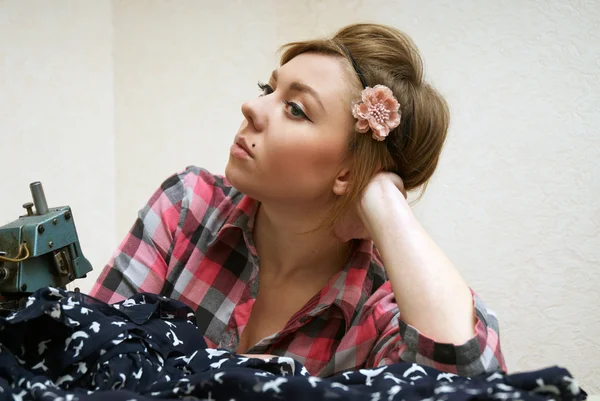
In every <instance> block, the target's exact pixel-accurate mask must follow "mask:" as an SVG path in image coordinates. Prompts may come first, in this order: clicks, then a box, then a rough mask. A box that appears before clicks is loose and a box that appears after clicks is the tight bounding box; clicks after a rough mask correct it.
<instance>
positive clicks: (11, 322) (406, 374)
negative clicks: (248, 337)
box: [0, 288, 586, 401]
mask: <svg viewBox="0 0 600 401" xmlns="http://www.w3.org/2000/svg"><path fill="white" fill-rule="evenodd" d="M585 396H586V393H585V392H584V391H582V390H581V389H580V388H579V386H578V385H577V383H576V381H575V380H574V379H573V377H571V375H570V374H569V372H568V371H566V370H565V369H562V368H558V367H553V368H548V369H544V370H540V371H537V372H530V373H521V374H515V375H505V374H501V373H498V372H496V373H489V374H486V375H484V376H480V377H477V378H472V379H469V378H464V377H460V376H456V375H454V374H451V373H443V372H441V371H439V370H436V369H433V368H429V367H424V366H421V365H418V364H414V363H398V364H394V365H390V366H383V367H380V368H374V369H360V370H358V371H355V372H344V373H342V374H340V375H337V376H335V377H332V378H329V379H321V378H319V377H315V376H310V375H309V374H308V371H307V370H306V369H305V368H304V367H303V366H302V365H301V364H299V363H298V362H295V361H294V360H293V359H291V358H287V357H274V358H271V359H268V360H261V359H256V358H245V357H240V356H238V355H235V354H232V353H230V352H229V351H227V350H223V349H211V348H206V344H205V343H204V341H203V336H202V334H201V333H200V331H199V330H198V328H197V326H196V324H195V316H194V313H193V311H192V310H191V309H190V308H189V307H187V306H186V305H184V304H183V303H181V302H179V301H175V300H170V299H167V298H164V297H161V296H157V295H153V294H137V295H134V296H133V297H131V298H129V299H127V300H125V301H123V302H120V303H117V304H115V305H107V304H105V303H103V302H100V301H98V300H96V299H93V298H91V297H89V296H86V295H84V294H81V293H73V292H67V291H64V290H60V289H55V288H43V289H41V290H38V291H37V292H36V293H35V294H33V295H32V296H31V297H29V299H28V302H27V306H26V308H25V309H23V310H21V311H18V312H15V313H13V314H11V315H10V316H8V317H6V318H4V317H0V401H4V400H11V401H12V400H19V401H20V400H63V401H64V400H69V401H85V400H99V399H110V400H123V401H125V400H138V401H141V400H148V401H150V400H157V399H173V398H180V399H185V400H213V401H216V400H240V399H243V400H271V399H277V400H281V399H285V400H294V399H307V398H310V399H311V400H326V399H327V400H330V399H344V400H390V401H391V400H406V401H412V400H428V401H433V400H440V401H460V400H517V399H518V400H547V399H559V400H563V401H579V400H582V399H584V398H585Z"/></svg>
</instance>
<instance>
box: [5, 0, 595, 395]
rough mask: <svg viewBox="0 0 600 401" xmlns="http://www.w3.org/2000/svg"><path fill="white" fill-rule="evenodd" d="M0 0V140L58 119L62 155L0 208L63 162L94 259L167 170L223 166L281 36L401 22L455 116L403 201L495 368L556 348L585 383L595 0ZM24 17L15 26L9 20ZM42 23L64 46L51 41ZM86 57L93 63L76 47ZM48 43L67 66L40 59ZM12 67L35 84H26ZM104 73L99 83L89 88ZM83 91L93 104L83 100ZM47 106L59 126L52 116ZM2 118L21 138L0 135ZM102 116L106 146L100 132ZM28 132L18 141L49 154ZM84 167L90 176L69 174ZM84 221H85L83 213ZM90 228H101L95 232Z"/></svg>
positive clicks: (591, 294)
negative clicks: (493, 348)
mask: <svg viewBox="0 0 600 401" xmlns="http://www.w3.org/2000/svg"><path fill="white" fill-rule="evenodd" d="M250 3H251V4H250ZM0 4H4V8H5V9H6V8H7V6H9V7H8V8H9V9H10V10H11V11H10V13H9V16H11V17H10V18H9V19H10V20H11V21H8V22H6V20H7V18H6V17H5V16H4V15H1V14H0V43H1V44H2V47H1V48H0V50H2V57H4V58H6V57H5V56H4V53H5V52H4V49H5V48H7V49H9V52H8V54H13V56H12V57H19V60H20V61H18V63H17V64H16V66H15V67H12V69H11V70H10V71H9V75H8V76H9V77H11V79H10V81H11V82H12V81H15V82H17V83H18V84H15V83H14V82H13V83H11V84H10V85H13V86H12V87H11V88H12V89H10V90H9V91H8V97H7V95H6V94H5V91H0V102H6V103H7V104H8V107H9V108H8V110H9V112H8V113H6V116H7V117H6V118H4V117H3V118H2V119H0V129H1V131H0V134H1V135H2V140H3V141H4V138H5V136H6V135H7V133H8V135H12V136H8V143H9V144H10V145H11V146H13V147H15V148H16V149H18V150H19V152H21V154H25V152H28V151H29V149H30V148H29V147H28V146H27V144H28V143H29V142H30V141H31V140H32V138H36V140H37V141H38V142H39V141H43V140H46V139H45V138H46V137H45V136H44V134H45V133H46V132H48V130H49V129H53V131H51V132H53V133H54V137H55V136H56V135H58V134H57V133H58V132H69V133H71V134H70V135H71V136H69V137H68V142H67V143H68V145H66V146H69V149H70V150H71V153H69V154H67V155H65V156H61V157H60V158H57V159H58V160H54V159H53V160H52V163H48V164H46V163H44V164H42V163H40V164H37V165H36V166H37V167H35V168H33V167H32V169H31V170H23V171H18V170H15V172H14V174H11V175H10V177H8V183H9V184H10V185H2V188H10V189H11V193H16V194H17V195H18V196H16V195H13V194H11V196H10V197H8V196H5V195H4V193H5V192H4V190H3V191H2V194H3V195H2V196H0V202H2V203H1V204H0V205H1V206H2V209H0V218H3V219H4V220H8V219H9V218H12V217H13V215H15V212H10V213H9V212H8V206H11V207H13V208H14V207H16V210H18V206H19V205H20V202H22V198H24V197H25V198H26V197H27V194H26V189H27V188H26V185H27V183H28V182H29V180H30V176H31V175H35V177H36V179H37V177H38V176H39V175H41V174H45V175H44V176H43V177H42V179H46V178H44V177H48V179H47V181H48V180H50V178H51V177H52V176H53V175H57V174H54V173H52V171H54V172H57V173H58V172H60V173H61V178H64V174H72V176H71V180H70V181H69V183H70V184H72V185H71V186H70V187H69V189H70V190H72V188H75V183H76V184H77V185H78V186H79V187H78V188H79V189H80V190H78V191H76V192H75V191H72V192H69V193H68V196H67V193H62V192H61V191H62V187H61V189H55V190H56V191H57V192H58V193H57V194H55V195H53V199H56V200H57V201H58V199H61V201H62V203H69V204H71V205H73V206H74V207H75V205H76V202H78V203H77V208H76V212H77V213H78V214H77V216H78V226H80V227H81V228H80V230H83V231H84V232H87V234H86V235H89V237H88V238H89V241H87V242H86V243H84V251H85V252H86V253H87V254H95V255H102V256H104V258H103V259H102V262H104V261H105V260H106V259H108V257H109V255H110V253H111V252H112V251H113V249H112V248H113V247H114V245H113V244H114V243H115V242H116V241H118V240H120V239H121V238H122V236H123V235H124V234H125V232H126V230H127V229H128V228H129V226H130V225H131V223H132V222H133V220H134V219H135V214H136V212H137V209H138V208H140V207H141V206H142V205H143V203H144V202H145V200H146V199H147V197H148V196H149V195H150V194H151V192H152V191H153V190H154V189H155V188H156V187H157V185H158V184H159V183H160V181H161V180H162V179H163V178H165V177H166V176H167V175H168V174H170V173H172V172H174V171H176V170H178V169H180V168H182V167H184V166H185V165H187V164H197V165H201V166H204V167H207V168H209V169H211V170H213V171H214V172H218V173H220V172H222V171H223V169H224V166H225V162H226V160H227V150H228V147H229V144H230V143H231V140H232V138H233V136H234V134H235V132H236V130H237V127H238V125H239V123H240V122H241V118H242V116H241V112H240V104H241V102H242V101H243V100H244V99H246V98H248V97H250V96H255V95H256V94H257V90H256V81H257V80H265V79H267V77H268V75H269V74H270V72H271V70H272V69H273V68H275V66H276V65H275V60H276V58H275V50H276V49H277V46H279V45H280V44H282V43H285V42H286V41H289V40H295V39H302V38H307V37H312V36H314V35H319V34H325V33H330V32H331V31H333V30H334V29H336V28H338V27H340V26H342V25H343V24H346V23H350V22H355V21H359V20H360V21H365V20H366V21H376V22H382V23H389V24H392V25H394V26H396V27H399V28H400V29H403V30H405V31H406V32H407V33H409V34H410V35H411V36H412V37H413V38H414V40H415V41H416V43H417V44H418V46H419V47H420V49H421V51H422V53H423V56H424V58H425V62H426V70H427V72H428V75H429V78H430V79H431V80H432V81H433V82H434V84H435V85H436V86H437V87H438V88H440V90H441V91H442V93H443V94H444V95H445V96H446V98H447V99H448V101H449V103H450V104H451V108H452V117H453V118H452V127H451V132H450V137H449V140H448V145H447V148H446V150H445V152H444V156H443V159H442V161H441V164H440V168H439V170H438V173H437V175H436V177H435V179H434V180H433V182H432V185H431V186H430V188H429V190H428V193H427V194H426V196H425V197H424V198H423V200H422V201H421V203H420V204H418V205H417V206H416V207H415V210H416V213H417V214H418V216H419V218H420V220H421V221H422V222H423V224H424V225H425V226H426V228H427V229H428V231H429V232H430V234H431V235H432V236H433V237H434V238H435V239H436V240H437V242H438V243H439V244H440V246H441V247H442V248H443V249H444V250H445V251H446V252H447V254H448V255H449V256H450V258H451V259H452V260H453V261H454V262H455V263H456V264H457V266H458V267H459V268H460V270H461V271H462V272H463V274H464V276H465V277H466V278H467V280H468V282H469V283H470V284H471V285H472V286H473V287H474V288H475V289H476V290H477V291H478V292H479V293H480V294H481V295H482V297H483V298H484V299H485V300H486V301H487V303H488V304H489V305H490V306H491V307H492V308H493V309H494V310H496V312H497V313H498V315H499V318H500V322H501V330H502V341H503V346H504V351H505V355H506V358H507V362H508V365H509V368H510V370H511V371H517V370H525V369H537V368H541V367H544V366H547V365H554V364H559V365H562V366H565V367H567V368H568V369H569V370H571V371H572V373H574V375H575V376H576V377H577V378H578V379H579V380H580V381H581V382H582V383H583V385H584V387H585V388H586V389H587V390H588V391H590V392H591V393H596V394H600V384H599V382H600V380H599V379H598V378H599V377H600V338H598V333H600V292H599V291H598V288H599V287H600V232H599V231H600V205H599V203H598V201H597V200H596V199H594V196H595V197H596V198H597V197H598V196H599V195H600V179H599V178H598V177H600V162H599V161H598V160H599V158H600V135H599V132H598V130H599V128H598V127H600V112H598V109H597V105H598V104H599V103H600V90H599V89H600V87H599V85H600V56H599V55H600V26H599V24H598V21H600V4H599V2H598V1H577V2H575V1H573V2H566V1H562V0H551V1H531V0H529V1H525V0H512V1H502V2H497V1H493V0H482V1H478V2H475V1H467V0H453V1H450V0H436V1H434V0H422V1H419V2H414V1H408V0H405V1H393V0H369V1H367V0H365V1H357V0H354V1H352V0H345V1H342V0H330V1H317V0H310V1H308V0H307V1H296V2H282V1H278V0H263V1H254V2H245V1H241V0H240V1H228V2H212V1H185V0H179V1H157V0H152V1H150V0H147V1H144V2H141V1H138V2H134V1H125V0H114V1H113V2H112V11H113V17H112V22H111V20H110V16H109V15H108V13H109V12H110V11H109V10H110V5H109V2H108V1H105V0H97V1H88V2H85V3H68V2H54V3H53V4H54V7H53V8H52V9H50V8H48V9H44V8H42V7H41V6H39V4H42V3H33V2H25V3H23V2H16V1H12V2H5V3H2V2H0ZM18 4H36V5H37V7H36V8H35V11H30V10H29V9H28V8H27V7H26V6H19V5H18ZM82 4H85V5H82ZM75 5H78V6H77V7H75ZM75 9H77V10H79V11H78V12H80V13H82V14H85V15H89V16H94V17H93V18H91V19H90V20H89V21H88V22H86V23H85V24H83V23H80V22H78V21H76V20H73V19H69V20H68V21H63V20H61V19H60V18H61V16H62V15H64V14H65V13H67V12H69V10H75ZM3 14H4V13H3ZM17 14H19V15H21V17H20V18H21V19H20V20H19V21H20V22H15V21H14V19H15V18H16V16H17ZM34 15H36V16H38V19H35V18H33V17H34ZM39 16H46V17H48V18H46V19H41V18H40V17H39ZM26 17H27V21H26ZM51 21H54V22H51ZM26 22H27V23H29V24H33V25H31V29H30V31H29V32H28V33H27V34H25V33H19V32H21V31H20V27H21V26H22V25H23V24H24V23H26ZM49 24H54V25H52V26H53V27H54V28H53V29H54V30H53V31H51V33H48V28H47V26H48V25H49ZM111 25H112V29H114V40H113V42H112V46H113V47H112V50H113V52H114V63H113V62H112V59H111V54H110V51H111V47H110V43H109V40H110V32H111ZM31 31H33V33H32V32H31ZM9 34H10V35H9ZM34 34H35V35H37V36H31V35H34ZM27 35H29V36H27ZM52 35H54V36H52ZM9 37H10V38H9ZM100 37H102V38H106V42H105V41H104V39H102V40H100V39H99V38H100ZM53 38H54V39H53ZM52 40H54V42H51V43H50V44H54V45H57V44H58V45H59V46H58V47H61V48H62V50H61V55H63V56H62V57H60V56H57V55H56V54H54V53H52V52H49V50H48V41H52ZM94 41H95V42H94ZM21 42H23V43H21ZM91 43H94V45H93V46H90V44H91ZM26 46H29V47H26ZM25 49H28V50H25ZM94 57H98V60H97V62H96V63H93V64H90V65H88V64H87V61H84V60H88V61H89V60H90V59H91V58H94ZM64 58H67V59H73V60H79V63H80V64H78V63H77V62H69V63H67V62H66V61H64ZM48 59H50V60H54V61H53V62H54V63H59V62H62V63H63V64H64V65H63V64H61V68H56V69H50V67H47V66H46V64H48ZM61 60H62V61H61ZM50 64H51V63H50ZM6 65H7V63H6V61H4V67H0V68H4V71H6V68H7V67H6ZM26 65H30V66H31V67H29V68H30V70H29V71H32V72H31V74H33V75H35V76H39V75H42V76H45V77H47V81H48V82H47V83H45V84H44V85H41V84H38V85H29V84H26V82H28V80H29V77H28V76H27V75H25V74H26V71H27V70H26V69H25V68H24V67H23V66H26ZM112 69H114V85H113V83H112V82H111V79H112ZM11 74H12V75H11ZM2 76H7V74H6V73H3V74H2ZM48 77H50V78H48ZM60 77H62V81H61V78H60ZM36 79H38V80H39V79H41V78H39V77H38V78H36ZM8 82H9V80H8V79H7V81H6V82H3V83H2V85H8ZM19 82H20V83H19ZM58 83H62V85H58ZM14 85H18V86H14ZM82 88H88V89H89V90H88V91H85V90H83V89H82ZM0 89H2V88H0ZM100 89H102V90H103V91H102V92H101V93H102V94H103V96H91V95H90V93H95V92H94V91H100ZM113 89H114V90H113ZM84 93H85V94H87V95H88V96H89V99H91V98H94V99H95V100H94V102H96V103H93V104H92V103H90V102H91V100H89V99H88V103H86V102H85V101H82V100H81V99H82V98H86V97H85V96H84ZM113 94H114V98H113V97H111V96H112V95H113ZM13 98H15V99H17V100H14V99H13ZM30 98H31V99H33V102H34V104H35V105H36V106H35V107H32V106H31V105H30V104H27V102H28V101H29V100H28V99H30ZM45 99H52V100H51V101H47V102H44V100H45ZM57 99H59V101H57ZM61 99H62V103H61V101H60V100H61ZM113 99H114V114H111V110H112V107H113V103H112V102H113ZM0 105H1V106H3V107H2V108H1V109H0V110H1V111H0V113H4V112H5V110H6V109H5V108H4V105H3V104H1V103H0ZM64 110H69V111H70V113H72V114H69V116H70V115H80V113H87V114H86V117H85V123H86V124H88V125H89V126H87V125H84V123H83V122H82V123H80V124H79V125H78V124H77V121H79V120H77V119H76V118H70V119H69V118H63V119H62V120H53V119H57V118H58V117H57V116H62V115H64V113H65V111H64ZM73 110H76V112H75V111H73ZM61 112H62V114H61ZM2 115H3V116H4V114H2ZM16 116H19V117H18V118H17V117H16ZM80 118H81V117H80ZM48 120H51V121H55V124H56V125H52V126H50V128H49V124H48ZM82 120H83V119H82ZM5 121H7V122H5ZM113 121H114V130H113V128H112V126H113V125H112V123H113ZM33 126H35V127H36V128H35V129H34V128H31V127H33ZM17 131H20V132H26V133H28V134H29V135H30V137H29V141H27V142H26V140H25V139H20V138H19V139H18V138H17V137H16V135H15V134H11V133H12V132H17ZM113 134H114V135H115V138H116V147H115V152H116V153H114V159H113V153H111V152H112V149H113V148H112V145H110V146H108V145H107V143H112V142H111V141H112V139H111V138H113V136H112V135H113ZM65 135H66V134H65ZM78 135H86V137H85V138H86V140H88V141H90V142H89V143H84V142H83V139H82V138H81V137H80V136H78ZM105 141H107V142H105ZM3 143H4V142H3ZM109 148H110V149H109ZM36 149H37V150H34V151H33V152H31V153H30V154H32V155H33V156H34V158H36V157H37V158H40V157H42V156H43V155H44V154H45V153H43V152H42V151H41V150H40V149H42V148H36ZM74 152H79V153H77V154H73V153H74ZM67 158H70V159H68V160H67ZM18 160H20V159H19V158H18V157H17V156H16V153H15V152H13V153H11V155H9V161H12V162H13V163H16V162H17V161H18ZM90 160H91V161H93V162H92V163H90ZM104 160H105V162H103V161H104ZM94 161H95V162H94ZM49 165H51V166H59V167H56V169H55V170H50V167H48V166H49ZM73 166H76V167H73ZM60 167H62V168H60ZM65 167H66V168H65ZM42 168H43V169H42ZM112 169H116V172H117V174H116V178H115V180H114V181H112V171H113V170H112ZM74 170H77V171H74ZM33 173H34V174H33ZM90 177H93V178H94V181H93V182H94V183H95V184H94V185H93V186H87V187H86V186H82V185H83V183H86V185H89V183H90ZM11 180H12V181H11ZM64 181H65V180H57V181H56V182H58V183H60V184H62V183H63V182H64ZM48 182H49V181H48ZM5 183H6V179H5ZM17 184H18V185H17ZM23 185H25V187H24V188H23ZM57 185H58V184H57ZM13 188H14V190H13ZM48 190H50V188H49V189H48ZM18 191H20V192H18ZM113 194H116V203H114V204H113ZM63 199H64V200H63ZM89 205H94V207H93V208H91V207H89ZM100 216H102V218H100ZM84 219H85V220H86V221H85V222H84V221H82V220H84ZM90 221H93V222H94V223H95V226H94V227H95V230H92V229H91V228H92V226H91V225H89V226H84V223H87V222H90ZM87 227H89V230H88V228H87ZM113 228H115V229H114V231H112V230H113ZM86 230H88V231H86ZM113 232H114V233H116V234H115V235H113ZM98 233H107V235H106V236H105V237H102V239H100V238H99V237H93V236H95V235H98ZM82 237H83V234H82ZM83 239H84V238H82V240H83ZM85 239H87V238H85ZM100 267H101V266H100V265H97V269H100Z"/></svg>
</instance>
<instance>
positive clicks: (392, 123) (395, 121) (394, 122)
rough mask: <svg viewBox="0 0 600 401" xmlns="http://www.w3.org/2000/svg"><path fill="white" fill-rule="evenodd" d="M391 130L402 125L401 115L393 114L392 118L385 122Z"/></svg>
mask: <svg viewBox="0 0 600 401" xmlns="http://www.w3.org/2000/svg"><path fill="white" fill-rule="evenodd" d="M385 123H386V124H387V126H388V127H389V128H390V129H394V128H396V127H397V126H399V125H400V113H398V112H393V113H391V114H390V117H389V118H388V120H387V121H386V122H385Z"/></svg>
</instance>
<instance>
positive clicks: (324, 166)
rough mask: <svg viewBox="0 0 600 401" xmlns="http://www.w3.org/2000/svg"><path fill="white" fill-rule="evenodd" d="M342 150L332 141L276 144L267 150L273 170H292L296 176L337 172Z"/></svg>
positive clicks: (302, 141) (297, 141) (339, 145)
mask: <svg viewBox="0 0 600 401" xmlns="http://www.w3.org/2000/svg"><path fill="white" fill-rule="evenodd" d="M343 149H344V148H343V146H342V145H341V144H337V143H334V142H332V141H329V142H325V141H315V140H295V141H285V142H278V143H276V144H273V147H272V148H270V149H269V164H271V163H272V165H271V167H272V168H274V169H280V170H281V171H287V170H293V171H295V173H296V174H298V173H300V172H301V171H302V172H307V173H308V172H311V171H316V172H319V173H320V174H321V175H331V174H335V173H336V172H337V169H338V168H339V166H340V164H341V162H342V156H341V155H342V152H343ZM298 170H301V171H298ZM334 170H335V171H334Z"/></svg>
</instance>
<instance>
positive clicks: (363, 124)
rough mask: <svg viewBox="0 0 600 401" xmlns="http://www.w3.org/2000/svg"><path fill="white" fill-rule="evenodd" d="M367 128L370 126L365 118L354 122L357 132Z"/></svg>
mask: <svg viewBox="0 0 600 401" xmlns="http://www.w3.org/2000/svg"><path fill="white" fill-rule="evenodd" d="M369 128H371V127H370V126H369V122H368V121H367V120H362V119H361V120H358V121H357V122H356V130H357V131H358V132H362V133H363V134H364V133H365V132H367V131H368V130H369Z"/></svg>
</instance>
